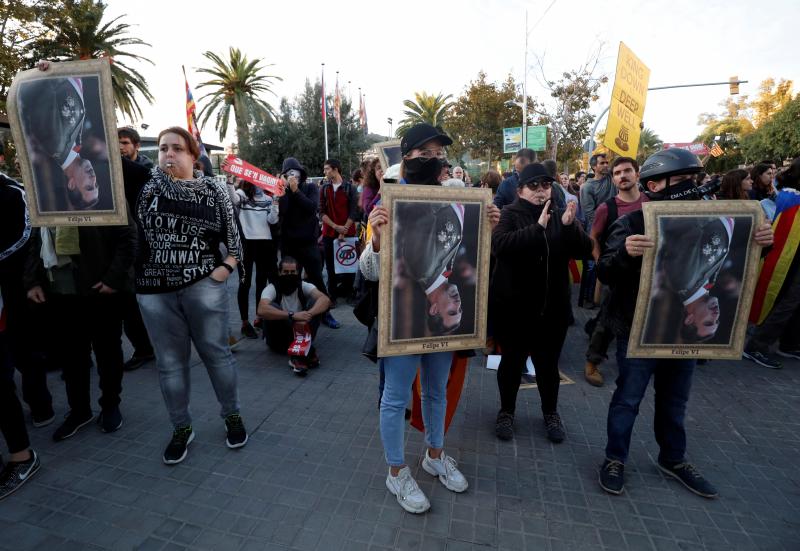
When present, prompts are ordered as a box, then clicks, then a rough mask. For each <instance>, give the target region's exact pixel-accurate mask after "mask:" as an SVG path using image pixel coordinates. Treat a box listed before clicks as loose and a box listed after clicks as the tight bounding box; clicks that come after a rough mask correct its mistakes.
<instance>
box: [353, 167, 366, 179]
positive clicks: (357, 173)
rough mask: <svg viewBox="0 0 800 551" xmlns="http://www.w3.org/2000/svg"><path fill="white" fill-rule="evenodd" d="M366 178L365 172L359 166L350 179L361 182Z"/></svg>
mask: <svg viewBox="0 0 800 551" xmlns="http://www.w3.org/2000/svg"><path fill="white" fill-rule="evenodd" d="M363 178H364V174H363V173H362V172H361V169H360V168H357V169H355V170H354V171H353V174H351V175H350V179H351V180H353V181H354V182H360V181H361V180H362V179H363Z"/></svg>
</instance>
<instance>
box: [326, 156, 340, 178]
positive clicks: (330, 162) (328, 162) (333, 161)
mask: <svg viewBox="0 0 800 551" xmlns="http://www.w3.org/2000/svg"><path fill="white" fill-rule="evenodd" d="M325 165H328V166H329V167H331V168H335V169H336V171H337V172H338V173H339V174H341V173H342V163H340V162H339V159H325V162H324V163H323V166H325Z"/></svg>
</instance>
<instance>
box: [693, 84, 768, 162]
mask: <svg viewBox="0 0 800 551" xmlns="http://www.w3.org/2000/svg"><path fill="white" fill-rule="evenodd" d="M720 107H722V112H721V113H702V114H701V115H700V117H699V120H698V122H699V124H701V125H705V128H703V131H702V132H701V133H700V134H699V135H698V136H697V137H696V138H695V140H694V141H696V142H702V143H705V144H711V143H712V142H715V141H716V142H717V143H719V145H720V147H722V149H723V151H724V152H725V154H724V155H722V156H721V157H711V158H710V159H709V160H708V162H707V163H706V171H707V172H725V171H728V170H730V169H732V168H736V167H737V166H739V165H740V164H743V163H744V156H743V155H742V151H741V147H740V145H741V142H742V140H743V139H744V138H745V137H746V136H747V135H748V134H750V133H752V132H753V130H754V127H753V123H752V122H751V120H750V117H751V113H750V103H749V101H748V97H747V96H740V97H738V98H736V99H733V98H730V97H728V98H726V99H725V100H724V101H722V102H721V103H720ZM717 137H719V139H717Z"/></svg>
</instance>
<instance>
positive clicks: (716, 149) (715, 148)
mask: <svg viewBox="0 0 800 551" xmlns="http://www.w3.org/2000/svg"><path fill="white" fill-rule="evenodd" d="M709 153H711V155H712V156H714V157H721V156H723V155H725V152H724V151H723V150H722V148H721V147H720V146H719V144H718V143H717V142H714V145H712V146H711V149H710V150H709Z"/></svg>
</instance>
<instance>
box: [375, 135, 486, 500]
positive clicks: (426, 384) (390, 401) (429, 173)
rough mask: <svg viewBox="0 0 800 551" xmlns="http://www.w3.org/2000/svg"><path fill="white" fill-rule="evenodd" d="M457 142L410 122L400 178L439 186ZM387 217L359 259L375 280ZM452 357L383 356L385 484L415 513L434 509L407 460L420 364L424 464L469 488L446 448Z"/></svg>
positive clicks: (442, 478) (451, 484) (446, 481)
mask: <svg viewBox="0 0 800 551" xmlns="http://www.w3.org/2000/svg"><path fill="white" fill-rule="evenodd" d="M452 143H453V141H452V140H451V139H450V138H449V137H448V136H446V135H445V134H443V133H441V132H440V131H439V130H437V129H436V128H434V127H433V126H431V125H429V124H425V123H420V124H417V125H415V126H413V127H411V128H410V129H409V130H408V132H407V133H406V135H405V136H404V137H403V139H402V141H401V142H400V149H401V152H402V154H403V161H402V163H401V167H400V175H401V177H402V178H405V180H406V182H407V183H409V184H416V185H439V182H438V178H439V175H440V174H441V171H442V167H443V166H444V164H445V150H444V148H445V146H448V145H450V144H452ZM487 214H488V216H489V223H490V224H491V225H492V226H494V225H496V223H497V220H498V219H499V215H500V212H499V210H498V209H497V207H494V206H492V207H490V208H489V210H488V211H487ZM388 222H389V211H388V209H387V208H386V207H384V206H381V205H378V206H375V207H374V208H373V209H372V211H371V213H370V217H369V224H370V226H371V227H372V238H371V239H370V240H369V241H368V242H367V245H366V247H365V249H364V252H363V253H362V254H361V257H360V260H359V264H360V269H361V271H362V273H363V274H364V277H365V278H366V279H368V280H370V281H378V279H379V277H380V254H379V252H380V236H381V232H382V231H384V229H385V227H386V224H387V223H388ZM432 237H434V238H435V236H432ZM384 283H388V282H384ZM452 361H453V353H452V352H435V353H430V354H411V355H406V356H388V357H385V358H383V367H384V371H385V385H384V388H383V395H382V397H381V403H380V431H381V440H382V442H383V449H384V452H385V457H386V462H387V463H388V464H389V473H388V475H387V476H386V487H387V488H388V490H389V491H390V492H391V493H392V494H393V495H394V496H396V498H397V502H398V503H399V504H400V506H401V507H402V508H403V509H405V510H406V511H408V512H410V513H423V512H425V511H427V510H428V509H429V508H430V502H429V501H428V498H427V497H426V496H425V494H424V493H423V492H422V490H421V489H420V488H419V486H418V485H417V482H416V481H415V480H414V477H413V476H412V474H411V469H410V468H409V467H408V465H407V464H406V461H405V446H404V423H405V421H404V418H405V409H406V404H408V400H409V398H410V397H411V385H412V383H413V381H414V378H415V376H416V374H417V370H418V369H420V373H421V376H420V380H421V382H422V392H421V395H422V416H423V420H424V424H425V444H426V448H427V449H426V451H425V456H424V459H423V461H422V468H423V470H424V471H425V472H427V473H428V474H431V475H433V476H436V477H437V478H438V479H439V482H441V483H442V485H444V487H445V488H447V489H448V490H450V491H453V492H458V493H460V492H464V491H466V489H467V487H468V486H469V484H468V483H467V480H466V478H464V475H463V474H461V471H459V470H458V464H457V463H456V461H455V460H454V459H453V458H452V457H450V456H448V455H447V454H445V453H444V449H443V448H444V426H445V412H446V409H447V399H446V386H447V379H448V377H449V375H450V366H451V364H452Z"/></svg>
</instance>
